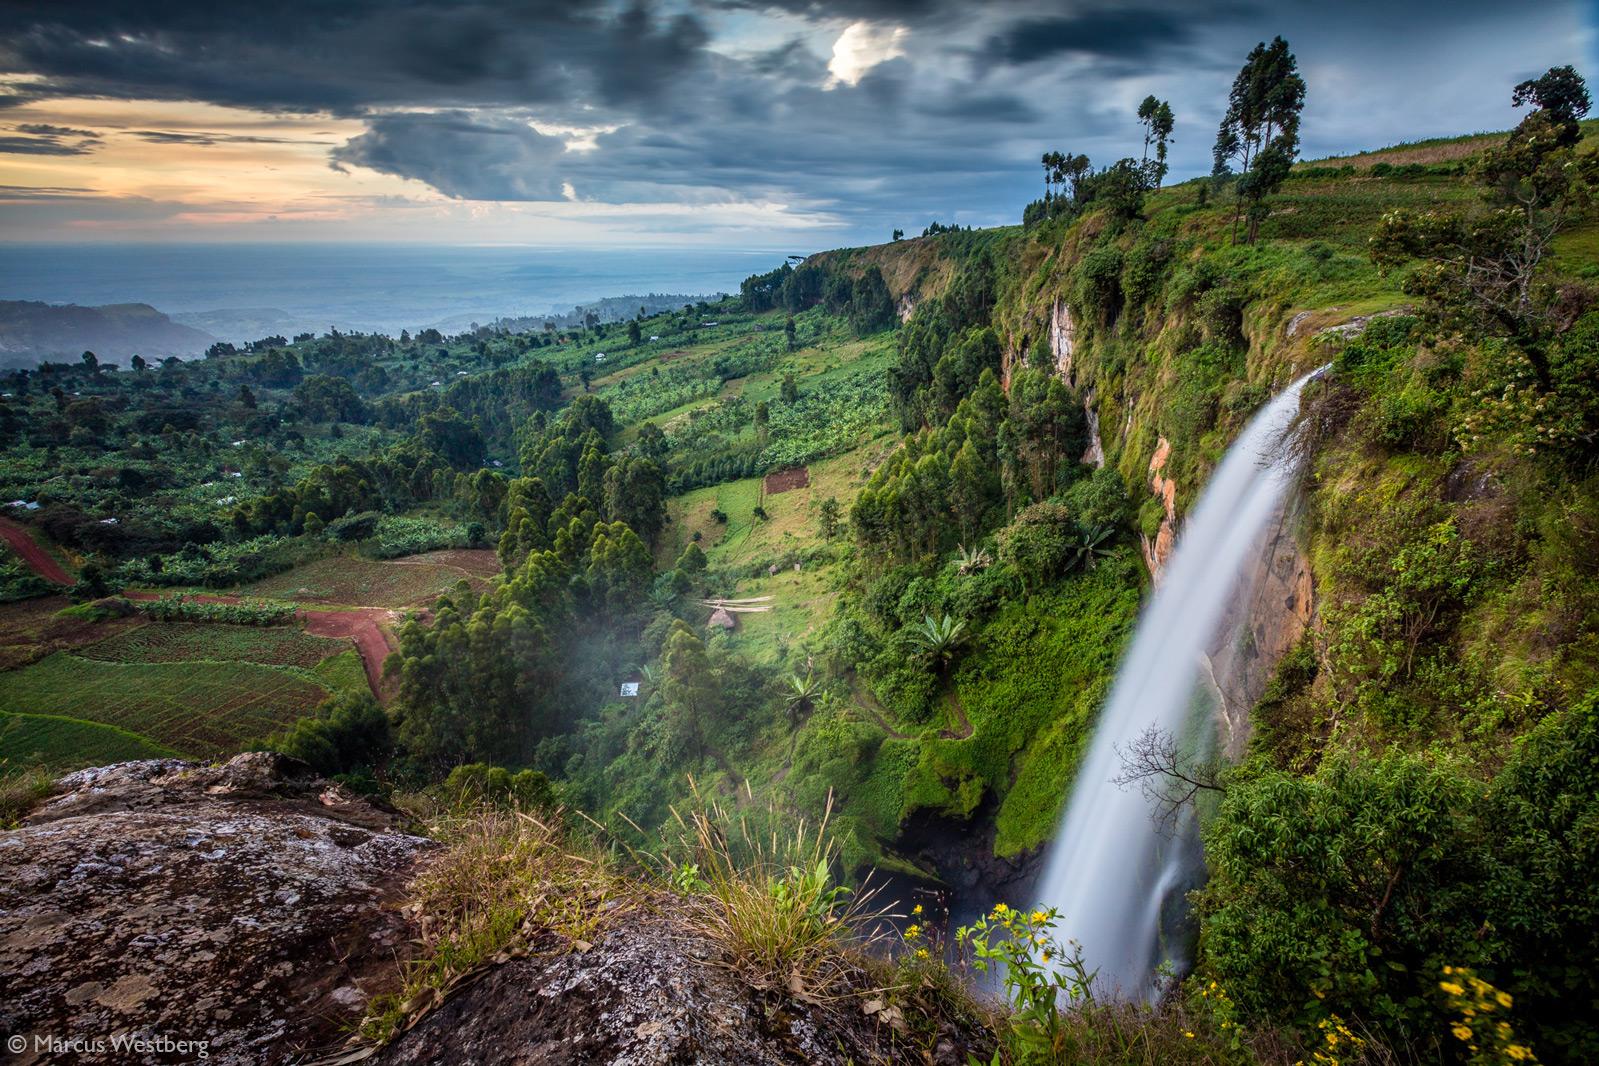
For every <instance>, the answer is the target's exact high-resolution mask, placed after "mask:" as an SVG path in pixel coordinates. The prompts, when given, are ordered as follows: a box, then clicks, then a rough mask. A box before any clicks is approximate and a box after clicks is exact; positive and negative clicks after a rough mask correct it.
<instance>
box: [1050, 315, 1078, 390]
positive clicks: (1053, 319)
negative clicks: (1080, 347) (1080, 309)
mask: <svg viewBox="0 0 1599 1066" xmlns="http://www.w3.org/2000/svg"><path fill="white" fill-rule="evenodd" d="M1076 347H1077V327H1076V326H1075V325H1074V324H1073V323H1072V309H1071V308H1070V307H1067V306H1066V301H1065V300H1056V301H1055V306H1054V307H1053V308H1051V309H1050V313H1049V350H1050V352H1051V353H1052V354H1053V355H1054V356H1055V373H1057V374H1059V375H1060V379H1061V380H1062V381H1064V382H1065V383H1066V384H1068V385H1073V384H1075V383H1074V382H1073V380H1072V373H1073V370H1074V368H1073V365H1072V357H1073V355H1074V354H1075V352H1076Z"/></svg>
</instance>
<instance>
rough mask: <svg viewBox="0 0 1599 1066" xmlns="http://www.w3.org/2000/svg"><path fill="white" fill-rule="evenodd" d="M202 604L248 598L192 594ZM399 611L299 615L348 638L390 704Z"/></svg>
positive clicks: (318, 629) (322, 630) (377, 692)
mask: <svg viewBox="0 0 1599 1066" xmlns="http://www.w3.org/2000/svg"><path fill="white" fill-rule="evenodd" d="M127 596H128V599H130V600H154V599H159V598H160V594H159V593H154V592H130V593H128V594H127ZM188 598H189V599H191V600H198V601H199V602H201V603H238V602H240V601H241V600H242V599H243V598H244V597H241V596H225V595H215V594H212V593H200V594H198V595H193V596H189V597H188ZM395 616H396V612H394V611H390V610H387V609H385V608H382V607H351V608H347V609H345V610H342V611H317V610H312V609H310V608H306V607H301V608H300V609H299V610H297V611H296V612H295V617H297V618H299V619H300V620H301V621H302V622H304V623H305V631H306V632H307V633H309V634H310V635H311V636H313V637H332V638H335V639H338V638H348V639H349V640H350V641H351V642H353V643H354V644H355V650H356V653H357V654H358V655H360V656H361V667H362V669H364V670H365V671H366V682H367V684H368V685H370V686H372V695H374V696H376V697H377V699H378V702H379V703H388V701H389V695H390V694H389V693H388V692H385V691H384V688H383V660H385V659H387V658H388V657H389V653H390V652H392V651H396V650H398V647H399V646H398V644H396V642H395V640H394V637H393V635H392V634H390V632H389V630H388V629H387V628H386V623H389V622H392V621H394V619H395Z"/></svg>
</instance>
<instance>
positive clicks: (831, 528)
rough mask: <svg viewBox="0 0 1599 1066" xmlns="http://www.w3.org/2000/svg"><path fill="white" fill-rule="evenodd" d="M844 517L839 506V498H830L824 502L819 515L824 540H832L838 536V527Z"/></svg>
mask: <svg viewBox="0 0 1599 1066" xmlns="http://www.w3.org/2000/svg"><path fill="white" fill-rule="evenodd" d="M841 517H842V508H840V507H839V505H838V497H836V496H829V497H828V498H827V499H825V500H823V501H822V507H821V511H820V513H819V514H818V515H817V518H818V521H819V524H820V527H821V533H822V539H823V540H832V539H833V538H834V537H836V536H838V527H839V523H840V519H841Z"/></svg>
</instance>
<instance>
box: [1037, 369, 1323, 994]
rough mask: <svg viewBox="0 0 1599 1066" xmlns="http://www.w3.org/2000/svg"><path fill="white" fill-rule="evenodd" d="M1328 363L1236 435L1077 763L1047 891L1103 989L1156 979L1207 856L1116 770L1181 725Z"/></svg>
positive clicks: (1129, 988) (1127, 989) (1042, 885)
mask: <svg viewBox="0 0 1599 1066" xmlns="http://www.w3.org/2000/svg"><path fill="white" fill-rule="evenodd" d="M1324 370H1326V367H1323V368H1321V370H1317V371H1314V372H1312V373H1310V374H1307V375H1305V376H1304V377H1302V378H1300V379H1299V380H1297V381H1295V382H1294V383H1293V384H1292V385H1290V386H1289V387H1288V388H1287V389H1285V390H1284V391H1283V393H1282V394H1281V395H1279V396H1278V397H1276V398H1275V399H1273V400H1272V401H1271V402H1270V403H1269V404H1267V405H1266V407H1265V408H1264V409H1262V410H1261V411H1260V413H1259V414H1257V415H1256V416H1255V417H1254V418H1253V419H1252V420H1251V421H1250V423H1249V425H1248V426H1246V427H1245V428H1244V431H1243V433H1242V434H1240V435H1239V437H1238V439H1237V440H1236V441H1235V442H1234V443H1233V446H1232V447H1231V448H1230V449H1228V452H1227V454H1226V456H1225V457H1224V458H1223V459H1222V462H1221V465H1220V466H1219V467H1218V468H1217V470H1216V472H1215V474H1214V475H1213V476H1212V477H1211V479H1210V483H1209V484H1208V485H1207V486H1206V487H1205V491H1204V494H1203V495H1202V496H1201V497H1200V499H1199V503H1198V504H1197V505H1196V506H1195V508H1194V510H1193V512H1192V513H1191V514H1190V515H1189V517H1188V520H1187V522H1186V523H1185V524H1184V527H1183V532H1182V536H1181V537H1180V538H1179V539H1178V542H1177V547H1176V550H1175V551H1174V552H1173V553H1172V556H1171V558H1170V560H1169V561H1168V563H1167V565H1166V569H1165V572H1164V574H1163V576H1162V580H1161V583H1160V586H1159V588H1158V589H1157V590H1156V591H1155V593H1154V595H1153V597H1152V598H1151V600H1150V602H1149V604H1148V606H1147V607H1146V608H1145V610H1144V613H1143V615H1142V617H1141V618H1140V619H1139V622H1138V628H1137V630H1136V631H1135V633H1134V634H1133V642H1132V646H1131V647H1130V648H1129V650H1128V652H1127V655H1126V658H1125V659H1124V660H1123V661H1122V665H1121V669H1120V670H1119V671H1118V672H1117V674H1116V681H1115V684H1114V685H1113V686H1112V688H1111V693H1110V698H1109V700H1108V701H1107V702H1106V704H1105V707H1104V709H1103V710H1102V711H1101V713H1100V718H1099V724H1098V727H1097V728H1096V730H1095V732H1094V739H1093V743H1092V744H1091V745H1090V747H1089V750H1088V753H1087V755H1086V756H1085V757H1084V759H1083V762H1082V765H1081V767H1080V768H1079V770H1078V774H1077V780H1076V783H1075V784H1074V785H1073V787H1072V793H1071V799H1070V802H1069V803H1068V804H1067V806H1066V810H1065V813H1064V815H1063V816H1062V820H1061V825H1060V829H1059V832H1058V833H1057V834H1056V838H1055V845H1054V847H1053V849H1052V850H1051V852H1050V854H1049V858H1048V861H1047V863H1046V864H1045V867H1044V874H1043V877H1042V879H1041V880H1040V882H1039V896H1040V902H1041V904H1042V905H1043V906H1045V907H1055V908H1056V909H1057V910H1059V912H1060V914H1061V924H1060V926H1059V928H1058V932H1059V934H1060V936H1061V938H1062V939H1063V940H1071V941H1075V942H1076V943H1077V944H1079V945H1081V948H1082V953H1083V961H1084V963H1085V964H1086V965H1087V967H1088V969H1090V970H1097V972H1098V977H1097V979H1096V986H1095V987H1096V988H1097V989H1100V990H1103V991H1109V992H1112V993H1114V994H1117V995H1122V996H1127V997H1135V998H1148V997H1149V996H1150V995H1151V994H1152V993H1153V992H1154V990H1155V975H1156V971H1157V967H1158V966H1159V964H1160V963H1161V962H1162V961H1163V960H1162V957H1161V956H1162V954H1163V953H1162V951H1161V945H1160V934H1161V915H1162V911H1163V910H1165V909H1166V908H1167V905H1168V902H1169V901H1170V900H1172V899H1174V898H1176V899H1177V901H1178V903H1179V904H1180V902H1181V897H1180V895H1174V894H1180V893H1182V892H1185V891H1186V890H1187V889H1188V888H1190V887H1193V885H1195V884H1197V882H1198V879H1199V877H1200V874H1201V872H1202V866H1203V856H1202V855H1201V854H1200V851H1199V848H1198V846H1197V840H1196V838H1195V835H1194V827H1193V825H1192V821H1191V819H1190V820H1189V822H1188V823H1187V824H1186V825H1185V826H1182V827H1180V829H1179V832H1178V833H1177V834H1175V835H1173V834H1170V833H1163V832H1162V831H1161V827H1160V826H1159V825H1158V824H1157V817H1156V811H1155V805H1154V801H1153V800H1151V799H1150V798H1149V797H1148V796H1146V795H1145V794H1144V793H1143V792H1141V791H1140V790H1139V789H1138V788H1136V787H1120V786H1118V785H1117V784H1116V783H1115V781H1114V780H1113V779H1114V778H1116V777H1117V776H1118V774H1119V773H1120V772H1121V769H1122V763H1121V756H1120V754H1119V752H1120V751H1123V750H1126V749H1127V748H1128V747H1129V745H1131V744H1133V743H1134V742H1135V741H1136V740H1137V739H1138V738H1139V737H1140V736H1142V735H1143V734H1145V733H1146V732H1148V731H1149V730H1150V729H1155V730H1158V731H1161V732H1163V733H1167V734H1170V735H1172V736H1178V735H1180V734H1182V733H1183V732H1184V730H1185V727H1186V725H1187V723H1188V721H1189V719H1190V712H1191V709H1192V707H1193V705H1194V693H1195V689H1196V686H1197V684H1198V681H1199V657H1200V654H1201V652H1202V651H1203V649H1204V648H1205V647H1206V646H1207V644H1208V643H1209V642H1210V641H1211V640H1212V638H1213V637H1214V636H1215V633H1216V629H1217V627H1218V625H1219V623H1220V621H1221V618H1222V615H1223V612H1224V611H1225V609H1226V607H1227V604H1228V602H1229V600H1230V598H1231V597H1232V596H1233V595H1235V594H1236V593H1238V592H1239V591H1240V590H1239V588H1238V586H1239V585H1240V583H1241V581H1242V575H1243V573H1244V571H1245V570H1246V567H1247V564H1248V563H1249V562H1250V561H1251V556H1252V553H1253V552H1255V551H1258V549H1259V545H1260V543H1261V540H1262V536H1263V534H1264V532H1265V531H1266V527H1267V525H1268V524H1269V523H1270V522H1271V521H1272V519H1273V517H1274V516H1276V515H1279V514H1280V513H1281V508H1282V505H1283V501H1284V498H1285V496H1286V494H1287V490H1288V486H1289V482H1290V480H1291V476H1292V473H1293V459H1292V457H1291V455H1289V454H1287V452H1288V450H1287V449H1285V448H1284V447H1283V437H1284V434H1285V433H1286V431H1287V430H1288V428H1289V426H1290V425H1291V423H1292V420H1293V418H1294V415H1295V413H1296V412H1297V411H1298V408H1299V393H1300V390H1301V389H1303V388H1304V386H1305V383H1306V382H1308V381H1310V380H1311V379H1312V378H1314V377H1316V376H1318V375H1320V374H1321V373H1322V372H1323V371H1324ZM1246 591H1247V590H1246ZM1166 957H1167V958H1169V959H1170V961H1173V962H1181V961H1183V960H1181V959H1180V958H1174V957H1172V956H1171V955H1167V956H1166Z"/></svg>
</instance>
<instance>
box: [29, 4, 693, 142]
mask: <svg viewBox="0 0 1599 1066" xmlns="http://www.w3.org/2000/svg"><path fill="white" fill-rule="evenodd" d="M707 39H708V37H707V32H706V30H705V28H704V26H703V25H702V24H701V22H700V20H699V19H698V17H696V16H695V15H693V14H691V13H678V14H675V15H670V14H665V13H662V12H660V11H658V10H657V9H656V8H654V7H653V6H652V5H649V4H645V3H635V4H633V5H631V6H629V7H626V8H622V9H620V10H617V9H616V8H615V7H614V5H607V4H601V3H597V2H590V3H583V2H565V3H553V2H549V3H537V2H522V3H517V4H510V5H506V4H498V3H493V2H490V0H421V2H417V3H409V4H405V5H398V4H394V3H390V2H388V0H350V2H346V3H338V4H330V3H327V2H325V0H284V2H280V3H276V4H260V3H248V4H246V3H240V2H237V0H232V2H229V0H222V2H211V3H206V2H201V0H169V2H167V3H159V4H153V3H151V4H137V3H125V2H120V0H98V2H97V0H88V2H84V3H72V4H62V3H55V2H37V0H22V2H14V3H8V4H5V5H0V42H3V43H0V67H3V68H4V69H8V70H11V71H20V72H27V73H30V74H34V75H37V76H40V77H41V78H42V79H43V80H42V81H41V82H39V83H36V84H34V85H30V86H29V89H28V91H29V92H30V93H36V94H39V95H52V94H53V95H87V96H106V97H118V98H128V99H165V100H171V99H192V100H205V101H209V102H212V103H221V104H232V105H238V106H244V107H258V108H267V109H281V110H311V111H319V110H330V111H335V112H340V113H346V114H349V113H358V112H360V111H361V110H363V109H365V108H368V107H383V106H413V107H415V106H439V105H446V106H448V105H456V106H472V105H490V104H504V103H508V102H517V103H523V104H526V103H540V102H545V103H563V104H564V103H572V102H575V101H576V100H578V99H582V98H588V97H593V98H594V99H596V100H598V101H601V102H603V103H606V104H611V105H618V104H647V103H648V102H649V101H650V100H651V99H653V98H655V97H656V96H657V95H658V94H659V93H660V92H661V91H662V90H663V89H664V88H666V87H667V85H668V83H669V81H670V80H671V79H672V78H674V77H678V76H681V75H683V74H685V73H686V72H687V71H689V70H690V69H692V67H693V65H694V64H695V63H696V62H697V61H698V59H699V58H700V55H701V52H702V49H703V46H704V45H705V43H706V41H707Z"/></svg>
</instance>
